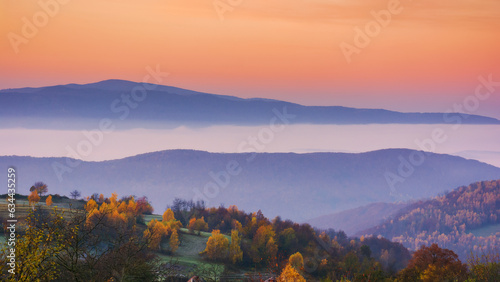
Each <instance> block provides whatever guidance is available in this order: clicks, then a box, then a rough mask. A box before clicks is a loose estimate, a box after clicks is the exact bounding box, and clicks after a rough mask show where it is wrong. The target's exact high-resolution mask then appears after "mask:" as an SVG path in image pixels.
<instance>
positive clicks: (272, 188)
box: [0, 149, 500, 221]
mask: <svg viewBox="0 0 500 282" xmlns="http://www.w3.org/2000/svg"><path fill="white" fill-rule="evenodd" d="M413 152H415V151H412V150H405V149H390V150H380V151H373V152H367V153H359V154H350V153H308V154H295V153H259V154H256V155H251V154H245V153H240V154H238V153H233V154H227V153H208V152H203V151H191V150H170V151H161V152H154V153H148V154H142V155H137V156H134V157H128V158H124V159H118V160H112V161H102V162H78V161H76V160H72V159H67V158H33V157H16V156H5V157H0V169H1V170H3V171H7V167H8V166H14V167H16V168H17V169H18V172H17V177H18V183H17V184H18V191H19V193H23V194H27V193H29V187H31V186H32V185H33V183H35V182H36V181H43V182H45V183H47V184H48V186H49V191H50V193H59V194H63V195H69V192H70V191H72V190H75V189H77V190H80V191H81V192H82V194H83V195H86V196H89V195H90V194H92V193H103V194H104V195H107V196H109V195H111V193H112V192H114V191H116V192H118V193H119V195H137V196H141V195H146V196H148V197H149V199H150V200H151V201H152V203H153V205H154V207H155V209H156V212H158V213H162V212H163V211H164V209H165V207H166V206H167V204H170V203H171V202H172V200H173V199H174V198H175V197H180V198H184V199H188V200H189V199H195V200H205V201H207V204H208V205H209V206H219V205H220V204H226V206H229V205H233V204H234V205H237V206H238V207H239V208H240V209H243V210H247V211H256V210H259V209H261V210H262V212H264V213H265V214H266V215H268V216H270V217H271V218H272V217H274V216H277V215H280V216H282V217H283V218H290V219H293V220H296V221H305V220H307V219H311V218H315V217H319V216H322V215H326V214H331V213H335V212H339V211H342V210H346V209H351V208H356V207H360V206H362V205H367V204H370V203H377V202H394V201H405V200H410V199H421V198H426V197H433V196H436V195H438V194H440V193H443V192H444V191H445V189H448V188H449V187H457V186H459V185H462V184H463V183H472V182H475V181H481V180H491V179H498V178H500V168H497V167H494V166H491V165H488V164H485V163H481V162H478V161H474V160H466V159H463V158H461V157H456V156H450V155H442V154H433V153H429V154H427V155H426V158H425V161H424V162H423V163H422V164H420V166H418V167H415V168H414V172H413V174H412V175H411V176H407V177H403V181H402V182H398V183H396V184H394V185H393V186H392V187H391V185H390V184H389V182H388V181H387V179H388V178H387V177H388V175H391V173H392V174H396V175H397V174H398V172H397V171H398V168H399V167H400V166H401V161H400V157H403V158H407V157H408V156H409V155H410V154H412V153H413ZM6 175H7V174H6V173H5V174H1V175H0V182H2V181H3V183H7V180H6Z"/></svg>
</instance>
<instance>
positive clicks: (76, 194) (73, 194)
mask: <svg viewBox="0 0 500 282" xmlns="http://www.w3.org/2000/svg"><path fill="white" fill-rule="evenodd" d="M69 195H70V196H71V199H73V200H76V199H78V198H80V196H81V195H82V193H80V191H78V190H76V189H75V190H73V191H72V192H71V193H69Z"/></svg>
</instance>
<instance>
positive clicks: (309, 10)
mask: <svg viewBox="0 0 500 282" xmlns="http://www.w3.org/2000/svg"><path fill="white" fill-rule="evenodd" d="M391 1H395V0H370V1H367V0H366V1H365V0H363V1H362V0H307V1H304V0H274V1H270V0H251V1H250V0H241V1H238V0H231V1H229V0H224V1H220V2H222V3H237V4H238V3H239V2H241V4H239V5H236V6H235V7H232V10H231V11H227V12H225V13H224V19H223V20H221V19H220V18H219V16H218V14H217V12H216V10H215V8H214V5H213V4H214V3H215V2H216V1H212V0H189V1H188V0H162V1H160V0H144V1H137V0H85V1H78V0H64V1H63V0H60V1H59V2H61V3H63V2H65V3H66V2H67V3H66V4H64V5H63V4H57V6H58V11H56V12H54V14H53V17H50V16H49V18H48V22H47V24H46V25H45V26H41V27H39V28H38V31H37V32H35V34H34V36H33V37H32V38H28V39H26V41H24V42H23V43H20V44H19V45H18V46H17V47H16V48H17V49H18V52H17V53H16V52H15V49H16V48H14V47H13V45H12V43H11V39H10V38H11V37H12V36H13V35H12V34H16V35H18V36H23V32H22V29H23V26H24V25H25V24H24V22H23V18H26V19H28V20H29V21H30V22H33V16H34V15H39V17H38V18H36V19H37V20H38V21H40V20H43V19H44V18H43V12H41V11H43V10H42V8H41V7H40V6H39V4H37V3H38V1H24V0H23V1H19V0H0V34H2V36H3V37H2V38H3V39H2V40H0V88H9V87H21V86H43V85H53V84H66V83H89V82H95V81H100V80H105V79H110V78H120V79H127V80H134V81H141V79H142V77H143V76H144V75H145V67H146V66H156V65H157V64H159V65H160V66H161V69H162V70H163V71H165V72H169V73H170V76H169V78H168V81H166V82H165V84H169V85H173V86H178V87H183V88H188V89H193V90H200V91H205V92H212V93H218V94H226V95H234V96H240V97H267V98H275V99H281V100H288V101H293V102H299V103H302V104H309V105H311V104H316V105H318V104H321V105H345V106H356V107H379V108H387V109H395V110H402V111H444V110H446V109H448V108H450V107H451V106H452V105H453V104H454V103H461V102H462V101H463V100H464V98H465V97H466V96H467V95H470V94H473V93H474V89H475V87H476V85H477V84H478V82H477V77H478V76H479V75H484V76H487V75H489V74H493V77H494V78H496V81H500V52H499V50H500V1H497V0H482V1H479V0H478V1H473V0H461V1H457V0H413V1H410V0H401V1H400V6H401V7H403V10H402V11H401V13H399V14H397V15H395V14H393V15H392V19H391V21H390V22H389V24H388V26H386V27H384V28H382V29H381V32H380V33H379V34H378V35H376V36H374V37H373V38H371V42H370V44H369V45H368V46H366V47H365V48H361V49H360V53H359V54H355V55H353V56H352V57H351V59H352V61H351V63H348V62H347V60H346V58H345V56H344V55H343V53H342V51H341V49H340V47H339V46H340V44H341V43H342V42H346V43H348V44H353V38H354V35H355V31H354V28H355V27H360V28H364V27H365V25H366V24H367V23H369V22H370V21H372V20H373V16H372V15H371V14H370V12H371V11H379V10H382V9H387V6H388V3H389V2H391ZM41 2H44V3H59V2H58V1H57V0H42V1H41ZM366 3H369V4H366ZM40 15H41V16H40ZM499 108H500V87H498V91H497V93H494V94H493V95H492V97H491V98H490V100H489V101H488V103H483V104H482V105H481V107H480V109H479V110H478V112H477V113H480V114H486V115H490V116H496V117H500V113H498V112H499V111H498V109H499Z"/></svg>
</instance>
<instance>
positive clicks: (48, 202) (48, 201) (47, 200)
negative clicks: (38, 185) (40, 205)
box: [45, 195, 52, 207]
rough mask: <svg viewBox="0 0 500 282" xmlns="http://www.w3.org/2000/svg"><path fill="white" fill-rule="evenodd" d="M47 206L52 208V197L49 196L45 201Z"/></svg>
mask: <svg viewBox="0 0 500 282" xmlns="http://www.w3.org/2000/svg"><path fill="white" fill-rule="evenodd" d="M45 204H46V205H47V207H50V206H52V195H49V196H48V197H47V199H45Z"/></svg>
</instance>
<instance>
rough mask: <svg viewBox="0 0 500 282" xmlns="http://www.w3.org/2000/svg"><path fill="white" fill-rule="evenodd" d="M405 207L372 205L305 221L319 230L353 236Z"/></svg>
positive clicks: (384, 204) (400, 205)
mask: <svg viewBox="0 0 500 282" xmlns="http://www.w3.org/2000/svg"><path fill="white" fill-rule="evenodd" d="M406 206H408V203H373V204H369V205H366V206H362V207H357V208H354V209H348V210H345V211H341V212H337V213H333V214H327V215H323V216H320V217H316V218H312V219H309V220H307V223H309V224H311V225H312V226H314V227H317V228H321V229H328V228H334V229H337V230H342V231H344V232H345V233H346V234H347V235H349V236H353V235H355V234H356V233H358V232H359V231H363V230H366V229H368V228H371V227H375V226H377V225H378V224H380V223H382V221H384V220H385V219H387V218H389V217H390V216H392V215H394V214H395V213H397V212H398V211H399V210H401V209H402V208H404V207H406Z"/></svg>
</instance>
